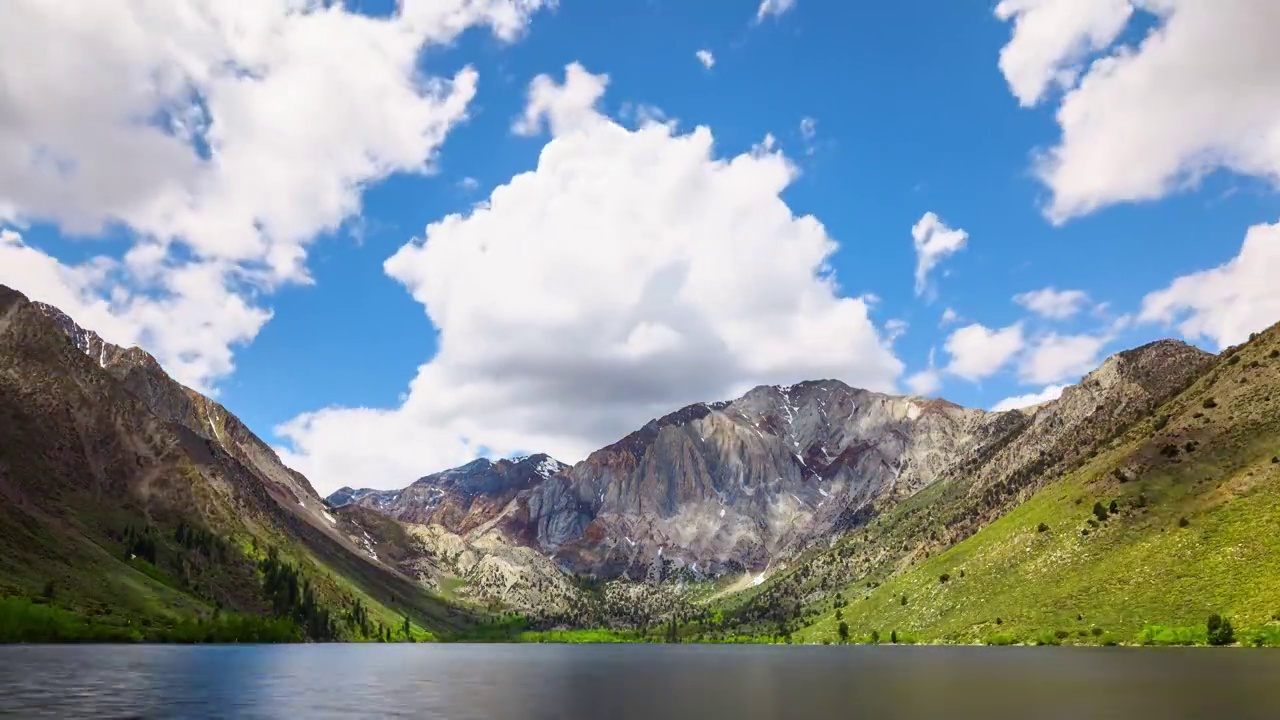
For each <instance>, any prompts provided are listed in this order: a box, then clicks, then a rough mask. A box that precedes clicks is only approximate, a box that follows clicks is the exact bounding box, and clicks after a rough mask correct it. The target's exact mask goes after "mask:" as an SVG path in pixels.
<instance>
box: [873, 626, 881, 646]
mask: <svg viewBox="0 0 1280 720" xmlns="http://www.w3.org/2000/svg"><path fill="white" fill-rule="evenodd" d="M879 643H880V631H879V630H872V631H871V644H872V645H878V644H879Z"/></svg>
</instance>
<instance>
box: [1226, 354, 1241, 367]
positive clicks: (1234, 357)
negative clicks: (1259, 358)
mask: <svg viewBox="0 0 1280 720" xmlns="http://www.w3.org/2000/svg"><path fill="white" fill-rule="evenodd" d="M1238 362H1240V356H1239V355H1232V356H1231V357H1230V358H1228V359H1227V364H1228V365H1235V364H1236V363H1238Z"/></svg>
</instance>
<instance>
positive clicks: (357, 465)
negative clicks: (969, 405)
mask: <svg viewBox="0 0 1280 720" xmlns="http://www.w3.org/2000/svg"><path fill="white" fill-rule="evenodd" d="M586 74H588V73H586V71H585V70H583V69H582V68H581V67H579V66H576V65H571V66H569V67H568V68H567V69H566V73H565V77H566V80H565V82H564V83H557V82H555V81H553V80H552V79H551V78H549V77H540V78H538V79H536V80H534V82H533V84H532V86H533V88H535V89H536V91H534V92H531V93H530V103H531V105H532V106H533V107H532V108H531V109H530V111H529V112H527V113H526V114H525V115H524V120H523V122H525V123H526V124H528V125H529V126H534V127H541V126H542V125H543V123H544V122H545V121H546V120H547V119H548V116H550V123H549V125H550V129H551V133H552V138H551V139H550V141H549V142H548V143H547V145H546V146H545V147H544V148H543V150H542V152H541V154H540V156H539V160H538V165H537V168H536V169H535V170H533V171H530V172H525V173H522V174H520V175H517V176H515V177H513V178H512V179H511V180H510V181H509V182H507V183H506V184H505V185H501V186H499V187H497V188H495V189H494V190H493V192H492V194H491V196H490V198H489V200H488V202H487V203H482V204H480V205H479V206H477V207H475V208H473V209H472V210H470V211H469V212H468V213H467V214H460V215H450V216H448V217H446V218H443V219H441V220H439V221H438V222H435V223H432V224H431V225H430V226H428V227H427V229H426V231H425V233H424V236H423V237H422V238H421V239H419V240H415V241H413V242H410V243H409V244H407V245H405V246H404V247H403V248H401V249H400V251H399V252H397V253H396V254H395V255H394V256H393V257H391V258H390V259H388V260H387V262H386V266H385V267H386V271H387V273H388V274H389V275H391V276H392V277H394V278H395V279H397V280H399V281H400V282H401V283H403V284H404V285H405V287H406V288H408V289H409V290H410V291H411V292H412V294H413V296H414V297H415V298H416V299H417V300H418V301H419V302H421V303H422V304H423V306H424V308H425V309H426V312H427V315H428V316H429V317H430V319H431V321H432V323H433V325H434V326H435V327H436V328H438V330H439V351H438V353H437V354H436V356H435V357H434V358H432V359H431V360H430V361H428V362H427V363H425V364H424V365H422V366H421V367H420V368H419V370H418V374H417V377H416V378H414V380H413V382H412V383H411V384H410V387H409V391H408V393H407V395H406V397H405V399H404V402H403V403H402V404H401V405H400V406H399V407H396V408H389V409H367V408H365V409H344V408H329V409H323V410H319V411H317V412H314V413H308V414H306V415H303V416H301V417H298V418H295V419H294V420H293V421H291V422H289V423H286V424H285V425H284V426H283V427H281V428H279V429H278V430H279V432H280V433H281V434H282V435H283V436H285V437H287V438H288V439H289V441H290V442H291V444H292V448H293V452H289V453H286V454H285V456H286V458H287V460H288V461H289V462H290V463H293V464H295V466H296V467H298V468H299V469H301V470H303V471H304V472H306V473H307V474H308V476H309V477H311V478H312V479H313V481H314V482H315V483H316V485H317V487H318V488H320V489H321V490H322V491H324V490H331V489H333V488H335V487H337V486H339V485H343V484H367V485H372V486H383V487H388V486H397V485H402V484H404V483H405V482H406V481H408V480H410V479H412V478H414V477H417V476H419V475H421V474H423V473H425V472H428V471H432V470H438V469H440V468H443V467H447V466H450V465H455V464H458V463H460V462H464V461H466V460H468V459H470V458H471V457H473V456H474V455H475V453H476V452H477V451H478V449H479V448H481V447H483V448H487V450H488V451H489V452H491V453H493V454H504V453H508V452H518V451H534V450H540V451H545V452H550V453H551V454H553V455H555V456H556V457H559V458H561V459H563V460H575V459H578V458H581V457H582V456H583V455H584V454H585V453H586V452H588V451H590V450H592V449H595V448H597V447H600V446H601V445H603V444H606V443H608V442H612V441H614V440H616V439H617V438H619V437H622V436H623V435H625V434H626V433H628V432H631V431H632V430H634V429H635V428H637V427H639V426H640V425H642V424H643V423H644V422H646V421H647V420H649V419H650V418H653V417H656V416H658V415H661V414H664V413H666V412H669V411H671V410H672V409H673V408H677V407H680V406H681V405H682V404H685V403H689V402H695V401H699V400H707V399H716V398H727V397H733V396H735V395H736V394H738V393H741V392H743V391H745V390H746V389H749V388H750V387H751V386H753V385H755V384H760V383H778V382H793V381H798V380H801V379H807V378H808V379H811V378H817V377H836V378H842V379H845V380H847V381H848V382H850V383H853V384H855V385H858V386H862V387H868V388H873V389H882V390H892V389H893V388H894V386H895V380H896V378H897V377H898V376H899V375H900V373H901V371H902V365H901V363H900V362H899V361H898V360H897V359H896V358H895V357H894V356H893V354H892V352H891V351H890V349H889V347H888V345H887V343H886V341H885V340H884V338H883V337H881V335H880V333H879V332H878V331H877V329H876V327H875V326H874V325H873V324H872V322H871V321H870V319H869V318H868V310H867V305H866V303H865V302H864V301H863V300H861V299H859V298H856V297H841V296H840V295H838V294H837V291H836V285H835V279H834V277H832V276H831V270H830V268H829V267H828V265H827V261H828V259H829V257H830V255H831V253H832V252H833V251H834V250H835V249H836V244H835V242H834V241H833V240H832V239H831V238H830V237H829V236H828V235H827V233H826V231H825V229H824V228H823V226H822V225H821V223H819V222H818V221H817V220H816V219H815V218H813V217H812V216H800V217H797V216H796V215H794V214H793V213H792V212H791V210H790V208H788V207H787V205H786V203H785V202H783V200H782V199H781V198H780V197H779V193H781V192H782V191H783V190H784V189H785V188H786V187H787V186H788V184H789V183H791V182H792V180H793V179H794V178H795V175H796V169H795V167H794V166H793V164H792V163H791V162H789V161H788V159H787V158H786V157H785V156H783V155H782V154H781V153H779V152H776V151H772V150H769V149H767V148H756V149H755V150H753V151H751V152H748V153H744V154H741V155H738V156H735V157H729V158H716V157H715V156H714V154H713V137H712V133H711V130H710V129H709V128H706V127H699V128H696V129H694V130H692V131H690V132H687V133H684V134H679V133H678V132H677V131H676V130H675V129H674V128H673V127H671V126H668V125H662V124H653V123H651V124H647V125H644V126H642V127H640V128H638V129H634V130H633V129H628V128H625V127H623V126H621V125H619V124H617V123H615V122H614V121H612V120H611V119H610V118H608V117H606V116H604V115H602V114H600V113H599V111H598V110H596V109H595V102H596V101H597V100H598V99H599V97H600V92H596V91H594V90H592V91H591V92H573V88H574V86H575V82H576V83H577V86H578V87H579V88H581V87H584V86H585V87H590V88H603V86H604V84H605V82H606V78H605V77H604V76H602V75H594V76H591V77H590V78H585V77H584V75H586ZM575 78H576V80H575ZM548 98H551V100H548ZM557 117H559V118H561V119H563V118H572V121H569V122H565V121H562V120H557ZM427 331H428V330H427V329H426V328H424V332H427Z"/></svg>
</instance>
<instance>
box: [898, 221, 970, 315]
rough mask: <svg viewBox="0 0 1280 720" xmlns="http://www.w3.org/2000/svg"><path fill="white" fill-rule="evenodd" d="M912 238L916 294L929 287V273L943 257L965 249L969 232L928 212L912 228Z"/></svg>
mask: <svg viewBox="0 0 1280 720" xmlns="http://www.w3.org/2000/svg"><path fill="white" fill-rule="evenodd" d="M911 239H912V241H913V242H914V245H915V250H916V295H923V294H925V292H926V291H927V290H928V289H929V273H930V271H932V270H933V269H934V268H935V267H937V265H938V263H940V262H942V260H943V258H945V257H947V256H948V255H954V254H955V253H957V252H960V250H962V249H964V246H965V243H967V242H968V241H969V233H967V232H965V231H964V230H960V229H958V228H957V229H954V230H953V229H952V228H949V227H947V224H946V223H944V222H943V221H942V219H941V218H939V217H938V216H937V215H936V214H934V213H932V212H927V213H925V214H924V217H921V218H920V221H919V222H917V223H916V224H915V226H914V227H912V228H911Z"/></svg>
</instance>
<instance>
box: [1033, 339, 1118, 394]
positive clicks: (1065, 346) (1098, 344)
mask: <svg viewBox="0 0 1280 720" xmlns="http://www.w3.org/2000/svg"><path fill="white" fill-rule="evenodd" d="M1110 340H1111V338H1110V337H1108V336H1106V335H1058V334H1057V333H1048V334H1046V335H1044V336H1043V337H1040V338H1038V339H1036V340H1035V342H1034V344H1033V345H1032V346H1031V347H1030V348H1028V350H1027V352H1026V353H1025V354H1024V355H1023V356H1022V358H1021V360H1020V361H1019V364H1018V379H1020V380H1021V381H1022V382H1024V383H1027V384H1030V385H1043V384H1047V383H1055V382H1061V381H1063V380H1068V379H1076V378H1079V377H1081V376H1083V375H1085V374H1086V373H1088V372H1089V371H1090V370H1093V369H1094V368H1096V367H1097V366H1098V363H1099V358H1098V354H1099V353H1100V352H1102V348H1103V346H1105V345H1106V344H1107V343H1108V342H1109V341H1110Z"/></svg>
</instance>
